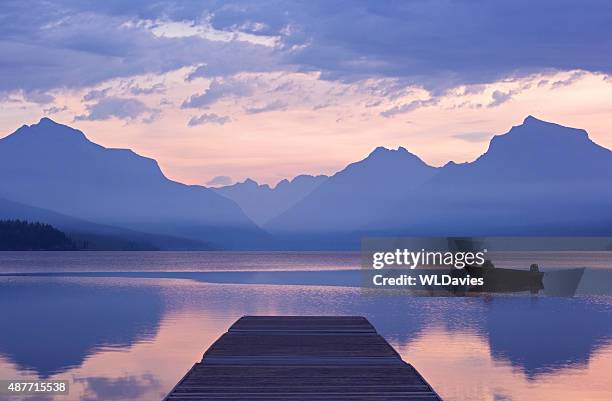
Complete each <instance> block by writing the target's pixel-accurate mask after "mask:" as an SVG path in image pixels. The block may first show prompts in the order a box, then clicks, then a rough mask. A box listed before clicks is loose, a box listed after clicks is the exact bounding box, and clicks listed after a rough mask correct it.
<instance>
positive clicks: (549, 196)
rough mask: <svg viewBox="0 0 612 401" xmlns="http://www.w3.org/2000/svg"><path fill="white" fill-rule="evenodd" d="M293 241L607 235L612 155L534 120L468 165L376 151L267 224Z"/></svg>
mask: <svg viewBox="0 0 612 401" xmlns="http://www.w3.org/2000/svg"><path fill="white" fill-rule="evenodd" d="M265 227H266V228H267V229H269V230H270V231H271V232H273V233H275V234H278V235H283V236H285V237H287V238H288V239H289V241H288V243H292V242H291V241H296V242H294V243H295V244H300V245H299V246H298V247H303V246H306V247H313V248H316V247H321V246H324V245H325V244H331V245H330V246H332V247H338V248H347V247H348V248H355V247H358V246H359V240H360V238H362V237H364V236H373V235H436V236H448V235H452V236H475V235H505V236H508V235H519V236H520V235H550V236H559V235H562V236H572V235H574V236H581V235H612V152H611V151H610V150H608V149H606V148H603V147H601V146H599V145H597V144H595V143H594V142H593V141H591V140H590V139H589V137H588V134H587V133H586V132H585V131H584V130H580V129H575V128H567V127H563V126H560V125H557V124H552V123H548V122H544V121H541V120H538V119H536V118H534V117H532V116H529V117H528V118H526V119H525V121H524V122H523V124H521V125H519V126H516V127H513V128H512V129H511V130H510V131H509V132H508V133H506V134H503V135H498V136H495V137H494V138H493V139H492V140H491V143H490V146H489V149H488V150H487V152H486V153H485V154H483V155H482V156H480V157H479V158H478V159H477V160H475V161H473V162H470V163H462V164H456V163H453V162H450V163H448V164H447V165H445V166H444V167H442V168H433V167H430V166H427V165H426V164H425V163H423V162H422V161H421V160H420V159H418V158H417V157H416V156H414V155H412V154H410V153H408V152H407V151H406V150H405V149H403V148H399V149H398V150H397V151H390V150H387V149H384V148H377V149H376V150H375V151H374V152H373V153H372V154H370V156H368V157H367V158H366V159H365V160H362V161H361V162H358V163H354V164H352V165H350V166H348V167H347V168H346V169H345V170H343V171H341V172H339V173H337V174H336V175H334V176H333V177H330V178H329V179H328V180H327V181H326V182H324V183H323V184H322V185H320V186H319V187H318V188H317V189H316V190H314V191H313V192H312V193H311V194H310V195H308V196H306V197H305V198H304V199H303V200H302V201H300V202H298V203H297V204H296V205H295V206H294V207H292V208H290V209H289V210H287V211H286V212H285V213H283V214H281V215H280V216H278V217H276V218H274V219H272V220H271V221H270V222H269V223H268V224H267V225H266V226H265Z"/></svg>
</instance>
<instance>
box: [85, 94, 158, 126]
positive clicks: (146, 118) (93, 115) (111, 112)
mask: <svg viewBox="0 0 612 401" xmlns="http://www.w3.org/2000/svg"><path fill="white" fill-rule="evenodd" d="M158 113H159V110H157V109H152V108H150V107H148V106H147V105H146V104H144V103H143V102H141V101H140V100H138V99H130V98H120V97H105V98H102V99H100V100H98V101H97V102H96V103H94V104H89V105H87V113H86V114H82V115H78V116H76V117H75V118H74V119H75V121H82V120H89V121H97V120H108V119H110V118H113V117H114V118H118V119H120V120H128V121H130V120H134V119H136V118H138V117H143V120H142V121H143V122H144V123H150V122H152V121H153V120H154V119H155V117H156V116H157V115H158Z"/></svg>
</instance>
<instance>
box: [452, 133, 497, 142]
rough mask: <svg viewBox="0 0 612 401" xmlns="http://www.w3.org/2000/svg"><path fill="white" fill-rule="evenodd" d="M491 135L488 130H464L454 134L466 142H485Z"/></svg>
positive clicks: (454, 136)
mask: <svg viewBox="0 0 612 401" xmlns="http://www.w3.org/2000/svg"><path fill="white" fill-rule="evenodd" d="M490 137H491V134H489V133H487V132H463V133H460V134H455V135H453V138H457V139H461V140H462V141H466V142H484V141H486V140H487V139H489V138H490Z"/></svg>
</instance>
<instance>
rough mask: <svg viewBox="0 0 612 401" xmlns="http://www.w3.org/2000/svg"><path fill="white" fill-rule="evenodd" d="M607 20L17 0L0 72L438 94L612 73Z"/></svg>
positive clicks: (250, 4)
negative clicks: (365, 82)
mask: <svg viewBox="0 0 612 401" xmlns="http://www.w3.org/2000/svg"><path fill="white" fill-rule="evenodd" d="M31 10H36V13H35V15H33V13H32V12H31ZM611 12H612V3H610V2H602V1H586V2H576V1H575V0H557V1H549V0H546V1H540V2H533V1H530V0H515V1H512V2H490V1H487V0H475V1H448V0H431V1H418V2H380V1H378V0H355V1H354V2H351V6H350V7H346V6H344V5H343V4H342V3H339V2H336V1H328V0H313V1H308V2H290V1H287V2H281V3H279V2H278V1H274V0H257V1H255V0H243V1H227V2H185V1H179V0H167V1H160V2H150V1H144V0H134V1H130V2H120V3H117V2H75V1H70V0H65V1H61V0H56V1H42V0H38V1H37V0H33V1H28V2H19V1H13V2H8V3H7V4H5V5H3V13H2V15H0V37H2V41H0V52H1V53H2V55H3V58H4V59H5V60H10V63H1V65H0V76H2V78H3V79H2V80H0V91H9V92H10V91H15V90H24V91H32V90H37V91H41V92H43V93H44V92H45V91H49V90H52V89H56V88H83V87H90V86H95V85H97V84H99V83H101V82H104V81H106V80H109V79H112V78H117V77H131V76H135V75H141V74H146V73H151V74H163V73H166V72H168V71H172V70H176V69H178V68H182V67H188V66H193V67H194V68H195V67H196V66H197V68H195V69H194V71H193V73H192V74H191V78H192V79H196V78H198V77H227V76H231V75H234V74H238V73H241V72H268V71H317V72H319V71H320V72H321V75H320V76H321V78H322V79H327V80H338V81H342V82H354V81H356V80H361V79H364V78H372V77H375V78H392V79H397V80H398V82H399V83H400V85H401V86H404V87H406V86H410V85H416V86H421V87H424V88H426V89H427V90H430V91H432V92H434V93H436V94H440V93H441V92H443V91H444V90H447V89H448V88H453V87H456V86H459V85H471V84H482V83H491V82H496V81H498V80H500V79H502V78H507V77H518V76H525V75H528V74H532V73H534V72H542V71H551V70H562V71H573V70H585V71H591V72H603V73H612V31H611V30H610V29H609V17H608V16H609V15H610V13H611ZM567 26H571V28H572V29H566V28H565V27H567Z"/></svg>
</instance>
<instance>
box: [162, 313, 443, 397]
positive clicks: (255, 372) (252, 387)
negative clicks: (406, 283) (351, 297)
mask: <svg viewBox="0 0 612 401" xmlns="http://www.w3.org/2000/svg"><path fill="white" fill-rule="evenodd" d="M166 400H167V401H170V400H172V401H183V400H185V401H187V400H302V401H306V400H363V401H367V400H388V401H400V400H411V401H426V400H427V401H434V400H438V401H440V398H439V397H438V396H437V395H436V393H435V392H434V391H433V389H432V388H431V387H430V386H429V385H428V384H427V383H426V382H425V380H424V379H423V378H422V377H421V375H420V374H419V373H418V372H417V371H416V370H415V369H414V368H413V367H412V366H411V365H409V364H407V363H405V362H404V361H402V360H401V358H400V356H399V354H398V353H397V352H396V351H395V350H394V349H393V348H392V347H391V346H390V345H389V344H388V343H387V341H385V339H384V338H383V337H381V336H380V335H379V334H378V333H377V332H376V330H375V329H374V327H373V326H372V325H371V324H370V322H368V320H367V319H365V318H363V317H351V316H342V317H338V316H309V317H299V316H245V317H242V318H241V319H239V320H238V321H237V322H236V323H234V324H233V325H232V326H231V327H230V329H229V330H228V332H227V333H225V334H223V335H222V336H221V337H220V338H219V339H218V340H217V341H216V342H215V343H214V344H213V345H212V346H211V347H210V348H209V349H208V350H207V351H206V353H205V354H204V357H203V358H202V362H199V363H196V364H195V365H194V366H193V367H192V368H191V370H190V371H189V372H188V373H187V374H186V375H185V377H184V378H183V379H181V381H179V383H178V384H177V385H176V387H175V388H174V389H173V390H172V391H171V392H170V394H169V395H168V396H167V397H166Z"/></svg>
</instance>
